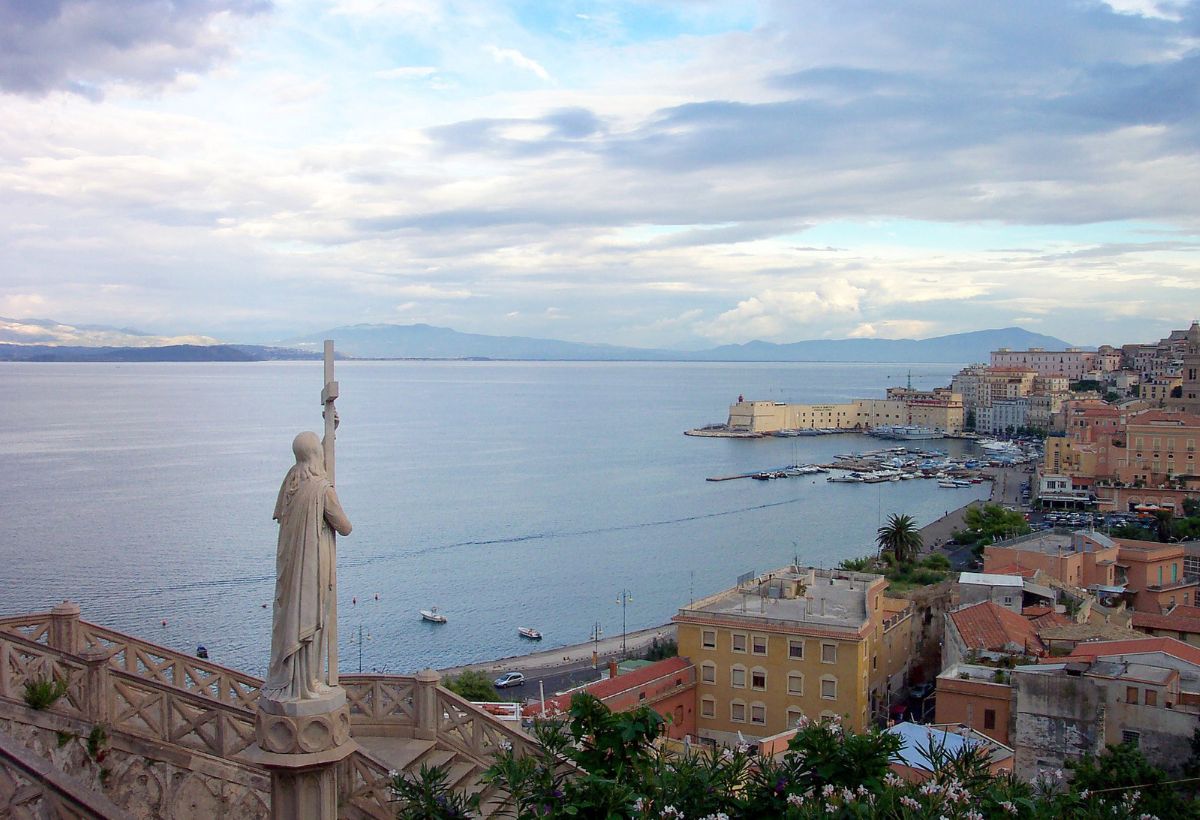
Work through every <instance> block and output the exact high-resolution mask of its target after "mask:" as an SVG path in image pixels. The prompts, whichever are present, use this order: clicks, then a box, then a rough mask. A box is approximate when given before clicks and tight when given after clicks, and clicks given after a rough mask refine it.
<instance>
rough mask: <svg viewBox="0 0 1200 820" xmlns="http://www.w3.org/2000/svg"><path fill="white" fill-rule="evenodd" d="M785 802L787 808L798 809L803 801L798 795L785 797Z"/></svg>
mask: <svg viewBox="0 0 1200 820" xmlns="http://www.w3.org/2000/svg"><path fill="white" fill-rule="evenodd" d="M787 801H788V805H789V806H796V807H799V806H800V804H801V803H803V802H804V799H803V798H802V797H801V796H800V795H798V794H789V795H788V796H787Z"/></svg>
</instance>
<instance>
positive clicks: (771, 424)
mask: <svg viewBox="0 0 1200 820" xmlns="http://www.w3.org/2000/svg"><path fill="white" fill-rule="evenodd" d="M857 424H858V411H857V409H856V408H855V406H854V405H853V404H786V403H784V402H778V401H739V402H737V403H735V404H732V405H730V407H729V426H730V427H732V428H735V429H738V430H749V431H750V432H752V433H773V432H775V431H776V430H853V429H854V428H855V426H856V425H857Z"/></svg>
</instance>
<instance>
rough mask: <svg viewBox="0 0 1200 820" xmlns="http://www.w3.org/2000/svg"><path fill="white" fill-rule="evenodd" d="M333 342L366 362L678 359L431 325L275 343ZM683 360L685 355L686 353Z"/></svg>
mask: <svg viewBox="0 0 1200 820" xmlns="http://www.w3.org/2000/svg"><path fill="white" fill-rule="evenodd" d="M325 339H334V340H335V341H336V342H337V349H338V350H339V351H341V352H342V353H344V354H346V355H347V356H352V357H355V358H365V359H518V360H531V361H625V360H636V361H645V360H654V361H662V360H668V359H679V358H680V357H681V354H679V353H675V352H671V351H666V350H647V349H643V348H637V347H617V346H615V345H604V344H582V343H579V342H562V341H558V340H555V339H533V338H529V337H526V336H485V335H482V334H479V333H459V332H458V331H457V330H451V329H450V328H448V327H434V326H432V325H424V324H419V325H350V326H347V327H337V328H333V329H332V330H326V331H323V332H321V333H314V334H311V335H308V336H298V337H296V338H293V339H285V340H283V341H282V342H279V344H280V345H281V346H284V347H294V348H297V349H299V350H312V351H318V350H320V349H321V343H322V341H323V340H325ZM685 355H686V354H685Z"/></svg>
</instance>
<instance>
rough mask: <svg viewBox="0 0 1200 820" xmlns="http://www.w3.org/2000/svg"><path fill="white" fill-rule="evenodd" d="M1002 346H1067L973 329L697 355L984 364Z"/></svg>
mask: <svg viewBox="0 0 1200 820" xmlns="http://www.w3.org/2000/svg"><path fill="white" fill-rule="evenodd" d="M1002 347H1007V348H1010V349H1012V350H1028V349H1029V348H1031V347H1040V348H1043V349H1045V350H1062V349H1064V348H1067V347H1071V344H1070V343H1068V342H1064V341H1063V340H1062V339H1056V338H1054V337H1053V336H1044V335H1042V334H1040V333H1031V332H1030V331H1028V330H1025V329H1024V328H1020V327H1006V328H1000V329H998V330H975V331H971V332H969V333H954V334H952V335H949V336H935V337H933V338H931V339H813V340H811V341H807V342H792V343H791V344H773V343H771V342H758V341H755V342H747V343H745V344H740V345H723V346H721V347H716V348H713V349H712V350H708V351H703V352H702V353H700V354H696V355H701V356H703V357H704V358H707V359H710V360H712V361H721V362H747V361H754V362H796V361H819V362H948V363H958V362H986V361H988V359H989V357H990V354H991V352H992V351H993V350H998V349H999V348H1002Z"/></svg>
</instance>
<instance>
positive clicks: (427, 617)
mask: <svg viewBox="0 0 1200 820" xmlns="http://www.w3.org/2000/svg"><path fill="white" fill-rule="evenodd" d="M421 619H422V620H424V621H429V622H430V623H435V624H444V623H446V616H445V615H443V614H442V613H440V612H438V608H437V607H436V606H431V607H430V608H429V609H422V610H421Z"/></svg>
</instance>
